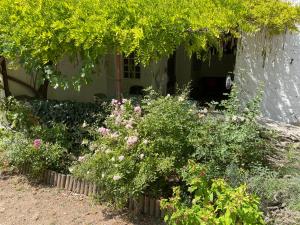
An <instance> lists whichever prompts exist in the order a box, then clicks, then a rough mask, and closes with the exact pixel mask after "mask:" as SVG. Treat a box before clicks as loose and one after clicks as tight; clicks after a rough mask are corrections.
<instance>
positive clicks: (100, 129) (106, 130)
mask: <svg viewBox="0 0 300 225" xmlns="http://www.w3.org/2000/svg"><path fill="white" fill-rule="evenodd" d="M98 132H99V133H100V134H101V135H102V136H105V135H108V134H109V132H110V130H109V129H107V128H105V127H100V128H99V130H98Z"/></svg>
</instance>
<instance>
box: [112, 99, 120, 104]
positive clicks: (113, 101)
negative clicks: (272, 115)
mask: <svg viewBox="0 0 300 225" xmlns="http://www.w3.org/2000/svg"><path fill="white" fill-rule="evenodd" d="M118 102H119V101H118V100H117V99H113V100H111V104H112V105H117V104H118Z"/></svg>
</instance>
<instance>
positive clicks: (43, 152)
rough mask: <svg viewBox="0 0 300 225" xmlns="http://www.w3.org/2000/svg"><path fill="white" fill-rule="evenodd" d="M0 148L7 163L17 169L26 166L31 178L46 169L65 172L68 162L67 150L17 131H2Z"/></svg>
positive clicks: (38, 175)
mask: <svg viewBox="0 0 300 225" xmlns="http://www.w3.org/2000/svg"><path fill="white" fill-rule="evenodd" d="M0 149H1V150H2V151H3V152H4V154H5V159H6V160H7V161H8V164H9V165H11V166H14V167H16V168H18V169H23V168H25V167H28V168H29V173H30V176H31V177H32V178H39V177H40V176H41V175H42V174H43V172H44V171H45V170H47V169H51V170H55V171H59V172H66V169H67V168H68V167H69V163H70V159H69V157H68V154H67V151H66V150H65V149H64V148H62V147H61V146H59V145H56V144H49V143H46V142H44V141H43V140H41V139H34V140H32V139H29V138H27V137H26V136H25V135H24V134H22V133H19V132H12V131H10V132H8V131H7V132H6V134H3V133H2V135H1V141H0Z"/></svg>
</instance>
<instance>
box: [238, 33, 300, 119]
mask: <svg viewBox="0 0 300 225" xmlns="http://www.w3.org/2000/svg"><path fill="white" fill-rule="evenodd" d="M235 79H236V83H237V86H238V87H239V89H240V92H241V93H240V95H241V98H242V99H244V100H248V99H249V98H251V97H253V96H255V95H256V93H257V89H258V88H259V86H260V85H261V84H262V85H263V87H262V88H263V91H264V96H263V100H262V114H263V116H265V117H268V118H270V119H274V120H277V121H283V122H288V123H298V122H299V121H300V34H296V33H290V32H287V33H286V34H282V35H277V36H268V35H267V34H265V33H260V34H257V35H253V36H250V35H245V36H244V37H243V38H242V40H241V41H240V44H239V47H238V51H237V58H236V66H235Z"/></svg>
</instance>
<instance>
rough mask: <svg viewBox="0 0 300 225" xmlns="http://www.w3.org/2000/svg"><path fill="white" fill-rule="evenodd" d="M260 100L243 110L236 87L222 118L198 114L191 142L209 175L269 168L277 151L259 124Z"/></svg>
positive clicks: (267, 133) (216, 175) (270, 135)
mask: <svg viewBox="0 0 300 225" xmlns="http://www.w3.org/2000/svg"><path fill="white" fill-rule="evenodd" d="M259 99H260V98H259V96H258V97H257V98H255V99H253V100H252V101H250V102H249V103H248V104H247V105H246V106H245V107H244V108H241V103H240V102H239V100H238V98H237V92H236V89H235V88H234V89H233V91H232V92H231V94H230V96H229V99H228V100H225V101H223V102H222V103H221V106H222V107H223V108H224V110H223V111H222V115H221V116H220V115H219V116H218V115H214V114H210V113H208V114H207V115H204V114H200V115H199V117H200V119H199V120H198V121H197V125H196V126H193V127H192V128H191V129H192V131H191V132H190V135H189V136H188V139H189V141H190V143H191V144H192V145H193V147H194V148H195V153H194V159H195V160H197V161H198V162H201V163H204V164H205V165H207V167H208V170H209V174H210V176H213V177H218V176H224V175H226V173H225V172H226V171H229V170H230V169H231V168H233V167H234V168H235V170H236V172H242V171H241V169H242V170H251V168H252V167H255V166H257V165H263V166H265V165H268V160H267V159H268V156H269V155H274V154H275V152H274V146H273V144H272V141H271V139H272V133H271V132H270V131H267V130H265V129H264V128H262V127H261V126H260V125H259V124H258V123H257V122H256V119H257V115H258V113H259V112H258V109H259V103H260V101H259Z"/></svg>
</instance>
